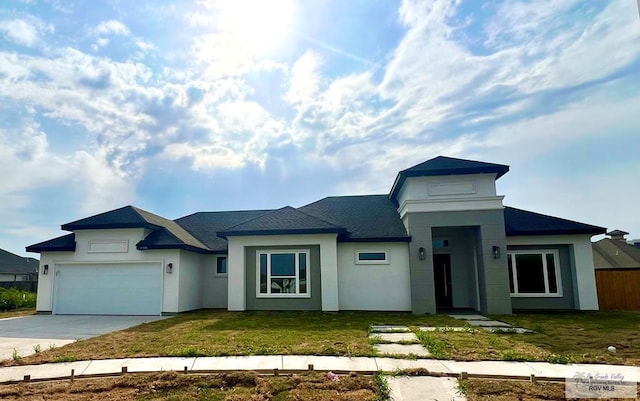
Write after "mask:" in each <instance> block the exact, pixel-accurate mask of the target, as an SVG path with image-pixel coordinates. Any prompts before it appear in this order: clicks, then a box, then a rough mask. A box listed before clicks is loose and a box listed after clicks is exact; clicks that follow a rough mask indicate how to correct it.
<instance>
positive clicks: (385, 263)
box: [353, 249, 390, 265]
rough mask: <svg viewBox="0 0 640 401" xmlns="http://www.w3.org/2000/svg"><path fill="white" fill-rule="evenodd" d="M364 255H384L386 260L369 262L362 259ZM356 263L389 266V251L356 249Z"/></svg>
mask: <svg viewBox="0 0 640 401" xmlns="http://www.w3.org/2000/svg"><path fill="white" fill-rule="evenodd" d="M362 253H384V260H369V259H364V260H363V259H360V254H362ZM353 257H354V261H355V264H357V265H388V264H390V261H389V251H388V250H386V249H383V250H380V249H356V250H355V252H354V256H353Z"/></svg>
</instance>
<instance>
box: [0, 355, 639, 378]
mask: <svg viewBox="0 0 640 401" xmlns="http://www.w3.org/2000/svg"><path fill="white" fill-rule="evenodd" d="M309 365H313V369H315V370H319V371H333V372H338V373H340V372H360V373H373V372H376V371H386V372H393V371H397V370H402V369H426V370H428V371H429V372H430V373H433V374H444V375H451V376H453V375H459V374H460V373H462V372H466V373H467V374H468V375H470V376H473V375H480V376H483V377H491V376H506V377H514V378H515V377H520V378H526V379H528V378H530V377H531V375H535V376H536V377H538V378H541V379H542V378H551V379H564V378H567V377H573V376H574V375H575V374H576V373H577V372H582V371H586V369H602V370H603V371H608V372H611V371H615V372H616V373H619V374H623V375H624V376H625V377H626V378H628V380H634V381H636V382H637V381H638V377H639V376H640V369H639V368H638V367H635V366H622V365H595V364H575V365H554V364H550V363H547V362H502V361H478V362H458V361H445V360H435V359H416V360H408V359H395V358H378V357H376V358H373V357H372V358H367V357H355V358H349V357H337V356H302V355H267V356H226V357H200V358H169V357H161V358H128V359H105V360H92V361H79V362H69V363H49V364H43V365H25V366H11V367H5V368H0V383H6V382H17V381H22V380H23V379H24V377H25V376H26V375H29V376H30V379H31V380H48V379H66V378H69V377H70V376H71V370H73V371H74V375H75V377H90V376H93V375H113V374H119V373H121V372H122V370H123V368H124V367H126V369H127V372H129V373H137V372H157V371H167V370H175V371H184V370H185V369H186V370H187V371H188V372H194V373H195V372H216V371H273V370H274V369H278V370H279V371H287V372H290V371H306V370H308V369H309Z"/></svg>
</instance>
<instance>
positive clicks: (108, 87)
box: [0, 0, 640, 255]
mask: <svg viewBox="0 0 640 401" xmlns="http://www.w3.org/2000/svg"><path fill="white" fill-rule="evenodd" d="M638 16H639V15H638V9H637V5H636V3H635V2H634V1H631V0H610V1H609V0H607V1H583V0H545V1H487V2H481V1H476V0H466V1H449V0H446V1H401V2H400V1H391V0H354V1H342V0H304V1H301V0H298V1H296V0H271V1H269V2H262V1H251V0H229V1H206V0H202V1H193V2H187V1H174V2H172V1H144V0H141V1H135V2H130V1H117V0H112V1H99V0H92V1H62V0H23V1H7V2H2V3H0V172H1V175H2V181H1V182H0V221H2V224H1V225H0V248H4V249H7V250H9V251H12V252H15V253H18V254H22V255H26V253H25V251H24V247H25V246H26V245H29V244H32V243H35V242H39V241H42V240H45V239H48V238H51V237H54V236H58V235H62V234H63V232H61V231H60V229H59V226H60V224H63V223H67V222H69V221H72V220H75V219H78V218H82V217H86V216H88V215H91V214H95V213H99V212H103V211H107V210H110V209H114V208H117V207H121V206H124V205H127V204H133V205H136V206H138V207H141V208H143V209H146V210H149V211H151V212H154V213H157V214H160V215H162V216H165V217H168V218H177V217H180V216H183V215H186V214H190V213H192V212H195V211H207V210H229V209H258V208H276V207H282V206H285V205H291V206H294V207H297V206H301V205H304V204H306V203H309V202H312V201H314V200H317V199H320V198H323V197H325V196H330V195H350V194H371V193H387V192H388V191H389V189H390V188H391V185H392V183H393V179H394V178H395V175H396V173H397V172H398V171H399V170H402V169H405V168H407V167H410V166H412V165H414V164H417V163H419V162H422V161H424V160H427V159H430V158H432V157H435V156H437V155H446V156H452V157H461V158H469V159H475V160H482V161H487V162H495V163H503V164H508V165H510V166H511V171H510V173H509V174H507V175H506V176H505V177H503V178H501V179H500V180H499V181H498V191H499V192H500V193H501V194H504V195H506V198H505V204H507V205H510V206H514V207H519V208H523V209H528V210H533V211H537V212H541V213H546V214H551V215H557V216H561V217H565V218H570V219H575V220H578V221H583V222H587V223H591V224H597V225H601V226H605V227H608V228H610V229H614V228H620V229H623V230H626V231H629V232H631V235H630V237H632V238H640V213H638V207H637V205H638V200H639V199H640V185H639V184H638V179H639V178H640V145H639V139H640V134H639V133H640V117H639V116H640V47H638V43H640V21H639V18H638Z"/></svg>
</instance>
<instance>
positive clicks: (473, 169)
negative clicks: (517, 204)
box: [27, 157, 605, 315]
mask: <svg viewBox="0 0 640 401" xmlns="http://www.w3.org/2000/svg"><path fill="white" fill-rule="evenodd" d="M508 169H509V168H508V167H507V166H504V165H499V164H491V163H483V162H475V161H469V160H462V159H454V158H447V157H437V158H435V159H432V160H429V161H426V162H424V163H421V164H418V165H416V166H414V167H411V168H409V169H407V170H403V171H401V172H400V173H399V174H398V176H397V178H396V180H395V182H394V184H393V186H392V189H391V191H390V194H389V195H365V196H343V197H329V198H325V199H322V200H319V201H317V202H314V203H311V204H309V205H306V206H303V207H300V208H292V207H284V208H282V209H276V210H249V211H232V212H201V213H195V214H192V215H189V216H185V217H182V218H180V219H177V220H175V221H173V220H168V219H164V218H162V217H160V216H156V215H153V214H151V213H148V212H146V211H144V210H141V209H138V208H135V207H132V206H126V207H124V208H121V209H116V210H113V211H110V212H106V213H103V214H99V215H96V216H91V217H88V218H86V219H82V220H78V221H75V222H72V223H69V224H65V225H63V226H62V229H63V230H66V231H71V232H72V233H71V234H68V235H66V236H63V237H59V238H55V239H53V240H49V241H45V242H42V243H39V244H35V245H32V246H30V247H28V248H27V250H28V251H31V252H39V253H41V262H40V273H41V274H40V280H39V287H38V301H37V310H38V311H39V312H43V313H49V312H50V313H54V314H137V315H158V314H162V313H168V314H170V313H177V312H183V311H188V310H193V309H199V308H222V309H228V310H232V311H244V310H322V311H339V310H375V311H411V312H413V313H420V314H422V313H436V312H437V311H438V310H445V309H453V308H465V309H474V310H477V311H480V312H482V313H511V312H512V311H513V310H520V309H556V310H566V309H578V310H596V309H598V300H597V295H596V287H595V279H594V269H593V257H592V252H591V242H590V239H591V236H593V235H595V234H600V233H603V232H605V229H604V228H601V227H596V226H591V225H587V224H583V223H578V222H573V221H569V220H564V219H559V218H555V217H550V216H545V215H541V214H537V213H533V212H528V211H524V210H519V209H515V208H510V207H505V206H504V205H503V202H502V201H503V196H500V195H497V193H496V187H495V181H496V180H497V179H498V178H500V177H501V176H502V175H504V174H505V173H507V172H508Z"/></svg>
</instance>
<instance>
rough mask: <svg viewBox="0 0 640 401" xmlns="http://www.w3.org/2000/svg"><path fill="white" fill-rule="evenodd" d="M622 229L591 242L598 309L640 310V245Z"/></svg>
mask: <svg viewBox="0 0 640 401" xmlns="http://www.w3.org/2000/svg"><path fill="white" fill-rule="evenodd" d="M627 234H629V233H628V232H626V231H622V230H613V231H611V232H608V233H607V235H608V236H609V238H603V239H601V240H599V241H597V242H594V243H593V264H594V267H595V269H596V288H597V289H598V299H599V301H600V306H601V307H602V309H610V310H613V309H615V310H618V309H625V310H640V292H639V291H638V288H640V248H639V247H637V246H635V245H632V244H629V243H628V242H627V240H626V239H625V238H624V237H625V235H627Z"/></svg>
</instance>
